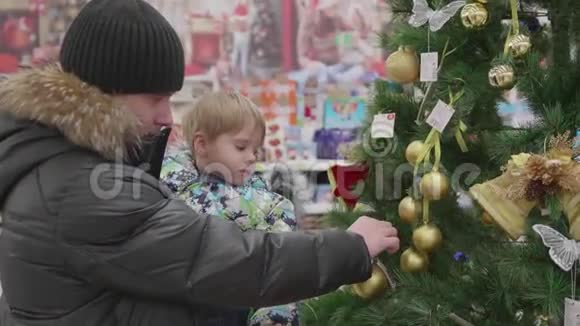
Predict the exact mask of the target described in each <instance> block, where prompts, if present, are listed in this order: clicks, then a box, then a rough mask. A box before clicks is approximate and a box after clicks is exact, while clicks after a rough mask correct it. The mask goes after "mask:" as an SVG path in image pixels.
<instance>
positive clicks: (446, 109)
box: [427, 100, 455, 132]
mask: <svg viewBox="0 0 580 326" xmlns="http://www.w3.org/2000/svg"><path fill="white" fill-rule="evenodd" d="M454 113H455V110H453V109H452V108H451V107H450V106H449V105H447V104H445V102H443V101H441V100H439V101H437V105H435V107H434V108H433V111H432V112H431V114H430V115H429V117H428V118H427V124H428V125H430V126H431V127H433V128H435V129H436V130H437V131H439V132H443V130H444V129H445V127H447V124H448V123H449V120H451V117H452V116H453V114H454Z"/></svg>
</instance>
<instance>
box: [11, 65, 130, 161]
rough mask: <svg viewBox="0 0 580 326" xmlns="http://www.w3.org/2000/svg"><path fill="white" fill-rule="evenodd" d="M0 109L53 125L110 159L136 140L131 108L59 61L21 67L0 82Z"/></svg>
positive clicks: (70, 139)
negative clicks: (63, 66) (47, 64)
mask: <svg viewBox="0 0 580 326" xmlns="http://www.w3.org/2000/svg"><path fill="white" fill-rule="evenodd" d="M0 112H8V113H10V114H12V115H14V116H15V117H16V118H17V119H21V120H30V121H34V122H38V123H40V124H44V125H48V126H51V127H54V128H56V129H58V130H59V131H60V132H61V133H62V134H63V135H64V136H65V137H66V138H67V139H68V140H69V141H70V142H72V143H74V144H76V145H79V146H81V147H84V148H88V149H91V150H94V151H95V152H97V153H99V154H100V155H102V156H103V157H104V158H106V159H110V160H115V159H119V158H120V157H119V155H122V157H121V158H123V159H124V158H126V157H127V156H128V155H129V153H130V150H131V149H134V148H136V147H135V146H137V147H138V146H139V144H140V137H139V129H140V123H139V120H138V119H137V117H136V116H135V115H134V114H133V113H131V112H130V111H128V110H124V109H122V107H121V106H120V104H119V103H118V102H117V101H115V99H114V98H113V97H112V96H110V95H107V94H105V93H103V92H101V91H100V90H99V89H98V88H96V87H93V86H90V85H89V84H87V83H85V82H83V81H81V80H80V79H78V78H77V77H76V76H74V75H72V74H69V73H66V72H64V71H62V69H60V68H59V67H58V66H48V67H44V68H35V69H27V70H23V71H21V72H19V73H16V74H14V75H11V76H9V77H8V78H7V79H6V80H4V81H2V82H0Z"/></svg>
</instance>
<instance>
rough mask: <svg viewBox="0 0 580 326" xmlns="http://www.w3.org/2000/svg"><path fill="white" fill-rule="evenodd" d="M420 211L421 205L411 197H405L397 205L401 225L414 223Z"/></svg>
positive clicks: (421, 209)
mask: <svg viewBox="0 0 580 326" xmlns="http://www.w3.org/2000/svg"><path fill="white" fill-rule="evenodd" d="M422 211H423V207H421V203H420V202H418V201H416V200H414V199H413V197H405V198H403V200H401V202H400V203H399V217H400V218H401V222H403V223H407V224H412V223H415V221H416V220H417V218H418V217H419V216H420V215H421V213H422Z"/></svg>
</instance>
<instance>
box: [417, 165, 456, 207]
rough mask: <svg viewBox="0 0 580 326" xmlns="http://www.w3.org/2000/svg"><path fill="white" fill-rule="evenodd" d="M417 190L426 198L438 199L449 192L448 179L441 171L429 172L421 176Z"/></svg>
mask: <svg viewBox="0 0 580 326" xmlns="http://www.w3.org/2000/svg"><path fill="white" fill-rule="evenodd" d="M419 190H420V191H421V194H423V197H424V198H425V199H427V200H440V199H442V198H444V197H446V196H447V194H449V179H448V178H447V176H446V175H445V174H443V173H441V172H438V171H433V172H429V173H427V174H425V175H424V176H423V177H422V178H421V184H420V185H419Z"/></svg>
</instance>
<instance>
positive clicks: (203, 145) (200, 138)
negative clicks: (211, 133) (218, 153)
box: [191, 132, 208, 157]
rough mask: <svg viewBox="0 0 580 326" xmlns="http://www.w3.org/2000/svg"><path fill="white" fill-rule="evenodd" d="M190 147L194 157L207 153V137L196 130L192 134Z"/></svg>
mask: <svg viewBox="0 0 580 326" xmlns="http://www.w3.org/2000/svg"><path fill="white" fill-rule="evenodd" d="M191 145H192V148H193V151H194V154H195V156H196V157H199V156H201V157H203V156H206V155H207V145H208V141H207V137H206V135H205V134H204V133H202V132H196V133H195V134H194V135H193V140H192V144H191Z"/></svg>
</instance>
